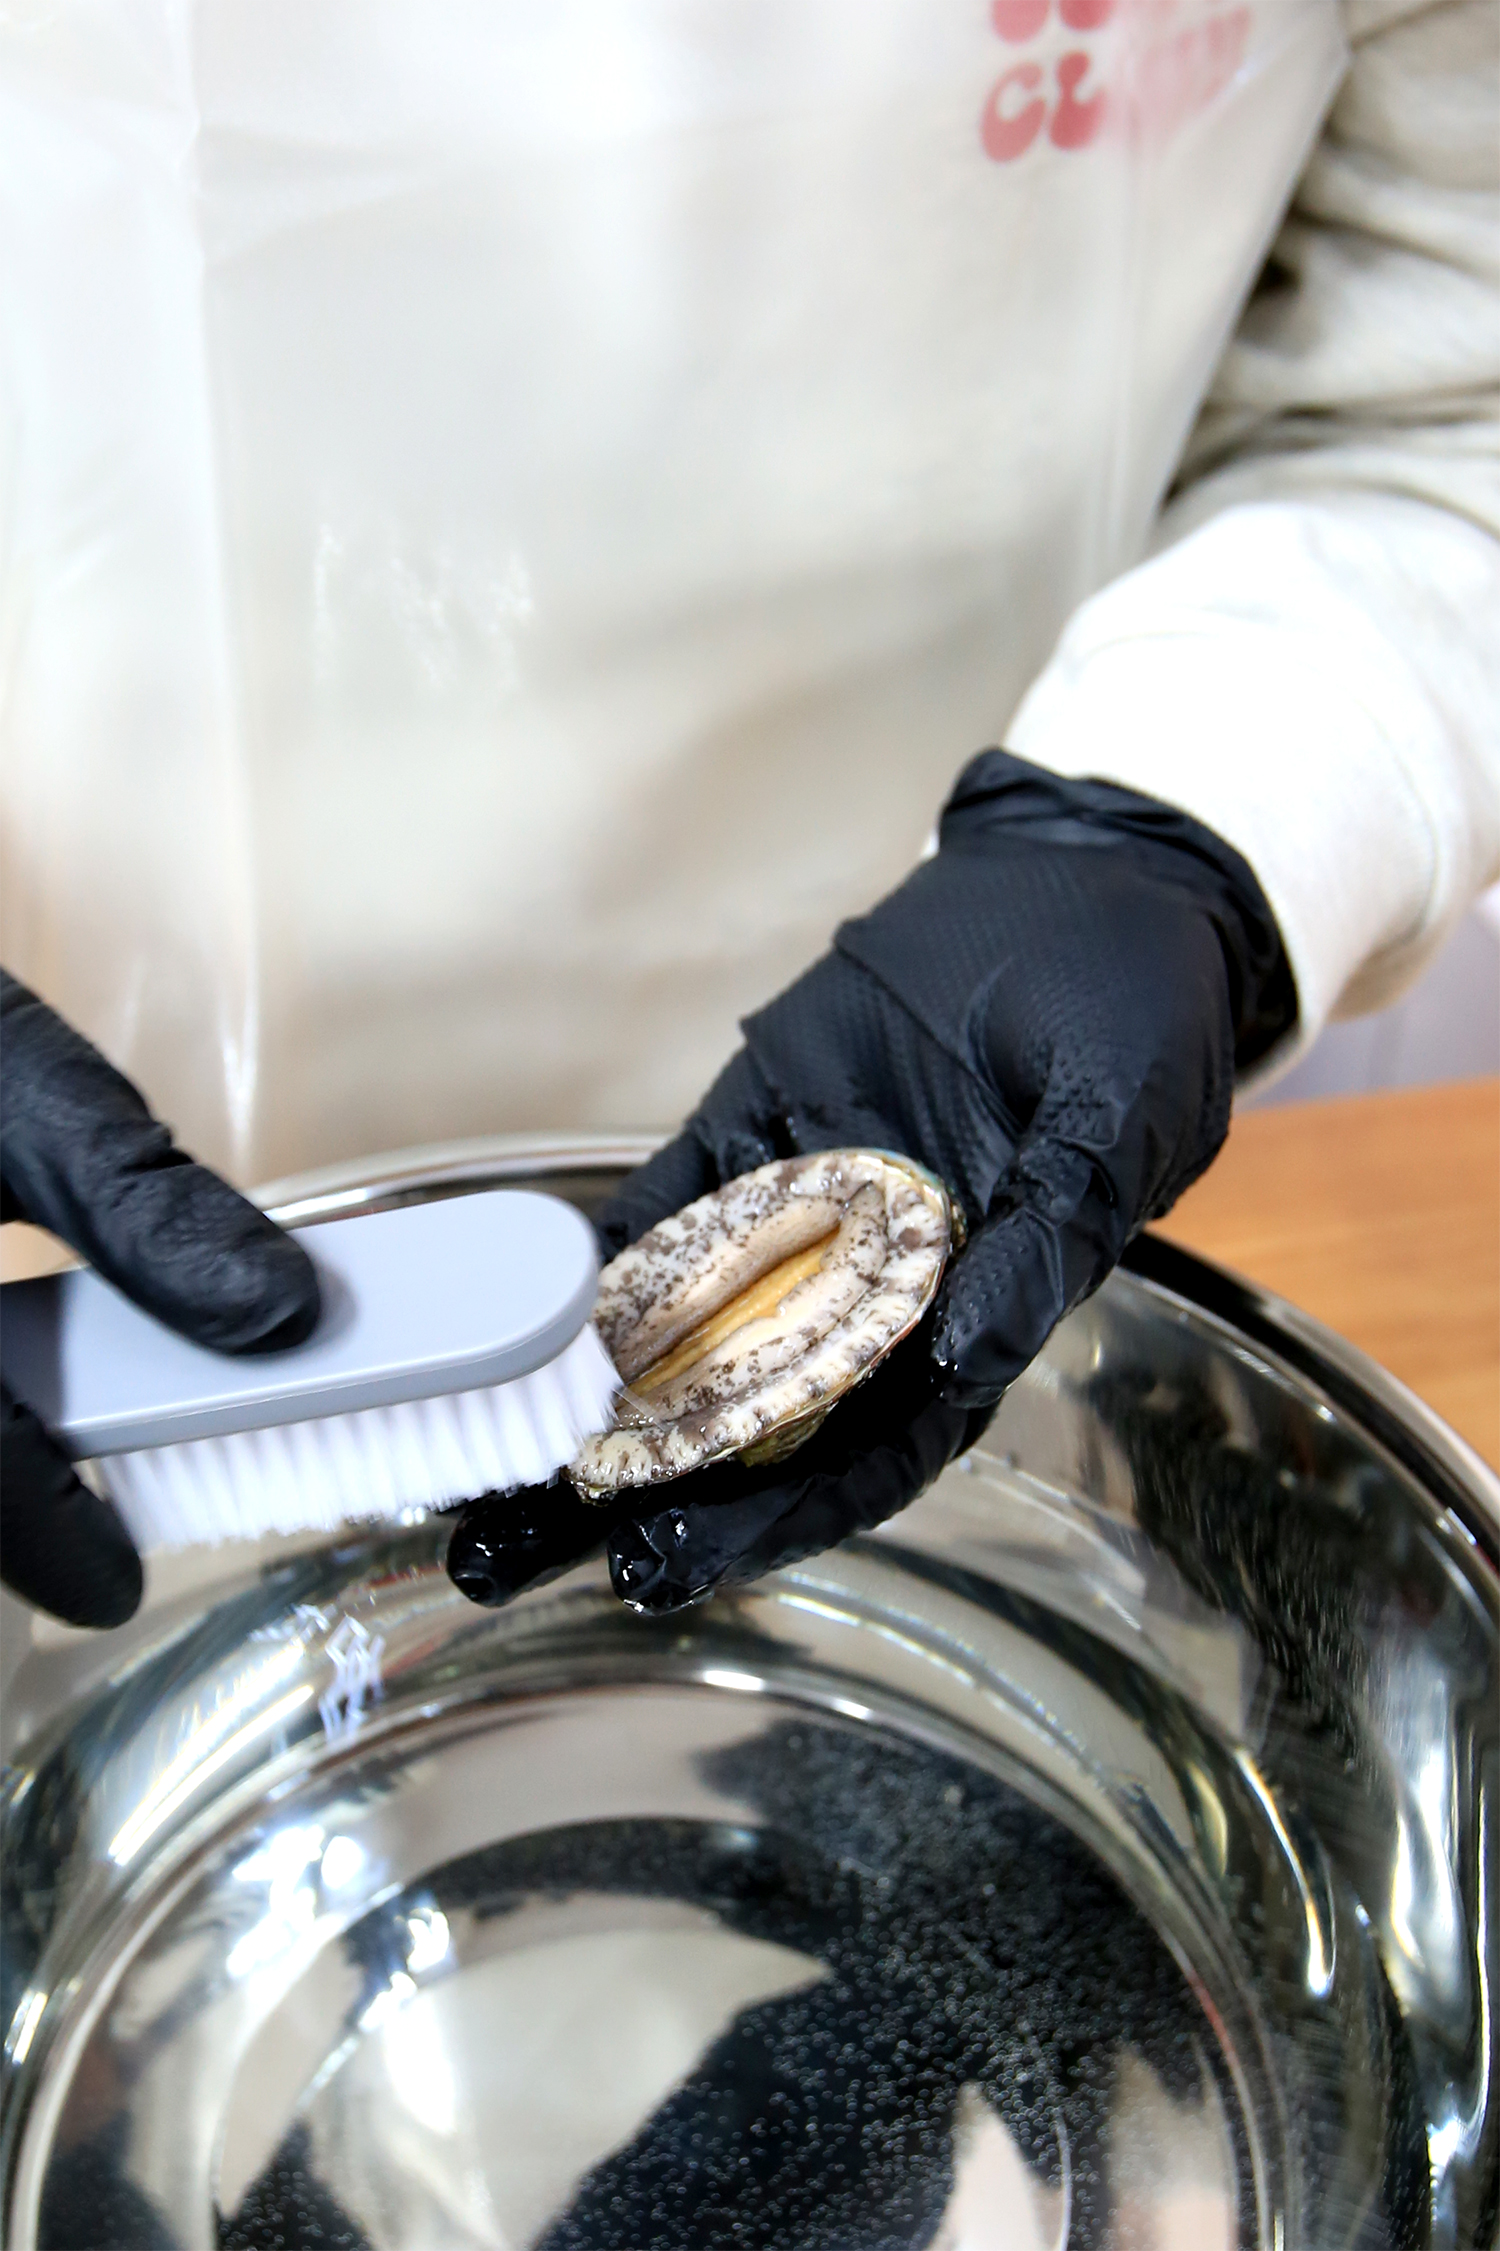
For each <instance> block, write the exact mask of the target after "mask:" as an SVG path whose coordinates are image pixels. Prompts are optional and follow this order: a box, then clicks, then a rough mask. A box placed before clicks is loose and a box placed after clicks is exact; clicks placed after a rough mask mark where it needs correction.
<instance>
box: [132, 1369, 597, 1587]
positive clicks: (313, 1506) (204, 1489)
mask: <svg viewBox="0 0 1500 2251" xmlns="http://www.w3.org/2000/svg"><path fill="white" fill-rule="evenodd" d="M619 1388H620V1379H619V1377H618V1376H617V1375H616V1374H615V1371H614V1368H613V1366H612V1365H611V1363H610V1359H609V1355H608V1354H607V1353H606V1351H605V1349H604V1347H603V1345H602V1344H601V1343H600V1342H599V1339H598V1337H597V1336H596V1335H595V1333H594V1331H593V1329H592V1328H585V1329H582V1330H580V1331H579V1333H578V1335H577V1336H576V1337H575V1338H574V1339H573V1342H572V1343H571V1344H570V1345H569V1346H568V1348H567V1350H566V1351H565V1352H563V1353H561V1354H559V1356H558V1358H557V1359H556V1360H554V1361H552V1362H551V1364H550V1365H549V1366H548V1367H545V1368H537V1369H535V1370H534V1371H533V1372H532V1374H530V1375H529V1376H517V1377H516V1378H514V1380H513V1381H512V1382H510V1383H500V1384H495V1385H492V1386H491V1387H490V1388H489V1389H488V1390H485V1391H459V1392H452V1393H450V1394H449V1395H448V1396H447V1397H446V1398H438V1399H412V1400H406V1401H403V1402H402V1403H401V1404H400V1405H398V1406H393V1407H365V1408H362V1409H361V1410H360V1411H359V1412H358V1413H357V1414H352V1415H324V1416H321V1417H319V1418H317V1419H316V1420H314V1421H312V1422H300V1423H280V1424H277V1425H275V1426H273V1427H272V1428H271V1429H269V1430H246V1431H240V1432H236V1433H235V1434H234V1435H233V1436H232V1437H227V1438H192V1439H188V1440H185V1441H184V1443H183V1444H182V1445H180V1446H153V1447H150V1448H148V1449H146V1450H145V1451H144V1452H141V1453H136V1454H113V1455H111V1456H109V1457H108V1458H106V1459H101V1460H99V1461H96V1462H95V1463H94V1464H93V1469H94V1472H95V1475H96V1477H97V1480H98V1482H99V1483H100V1485H102V1487H103V1488H104V1490H105V1491H106V1492H107V1493H108V1494H109V1496H110V1498H111V1499H112V1500H113V1501H114V1503H115V1505H116V1506H117V1508H118V1509H119V1511H120V1513H121V1515H122V1516H123V1517H124V1519H125V1522H126V1524H127V1525H128V1526H129V1528H130V1534H131V1537H132V1538H133V1539H134V1541H135V1543H136V1545H137V1546H138V1547H139V1548H141V1549H143V1550H146V1549H152V1548H182V1547H199V1546H204V1545H208V1544H210V1543H212V1542H214V1541H218V1540H244V1539H253V1538H255V1537H257V1536H258V1535H260V1534H262V1533H267V1532H304V1531H317V1530H321V1529H324V1528H326V1529H327V1530H329V1531H332V1530H334V1529H335V1528H336V1527H337V1526H338V1525H340V1524H347V1523H350V1522H358V1521H360V1520H368V1519H371V1518H374V1519H376V1520H388V1519H390V1518H399V1517H401V1516H404V1515H406V1514H407V1513H408V1512H409V1511H411V1510H414V1509H427V1508H445V1507H447V1506H448V1505H449V1504H450V1503H451V1502H454V1501H466V1500H472V1499H473V1497H474V1496H475V1495H476V1494H478V1493H490V1492H502V1493H503V1492H508V1491H509V1490H510V1489H511V1488H512V1487H514V1486H517V1485H539V1484H542V1483H543V1482H544V1481H545V1480H546V1479H547V1478H549V1477H551V1476H552V1475H553V1474H554V1472H555V1471H557V1470H559V1469H561V1468H562V1467H563V1466H564V1464H565V1463H567V1462H570V1461H571V1460H572V1458H573V1456H574V1455H575V1454H576V1453H577V1451H578V1449H579V1447H580V1446H581V1445H582V1444H583V1442H584V1440H585V1439H586V1438H592V1437H594V1436H595V1434H596V1433H597V1432H599V1431H601V1430H607V1429H608V1428H609V1426H610V1423H611V1422H612V1421H613V1419H614V1417H613V1412H612V1409H613V1402H614V1398H615V1394H616V1393H617V1392H618V1390H619Z"/></svg>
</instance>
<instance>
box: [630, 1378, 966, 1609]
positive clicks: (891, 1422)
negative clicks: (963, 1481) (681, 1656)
mask: <svg viewBox="0 0 1500 2251" xmlns="http://www.w3.org/2000/svg"><path fill="white" fill-rule="evenodd" d="M987 1419H988V1416H987V1413H985V1412H981V1413H979V1414H977V1415H976V1414H974V1413H971V1412H970V1410H968V1409H967V1408H965V1407H961V1406H954V1405H951V1404H950V1403H949V1402H948V1401H946V1400H943V1399H939V1398H936V1397H934V1395H933V1371H932V1364H931V1361H930V1359H929V1357H928V1355H927V1351H926V1345H925V1339H924V1340H922V1342H921V1343H920V1345H919V1347H918V1349H917V1350H916V1351H908V1350H905V1349H904V1348H903V1352H902V1353H901V1354H900V1355H897V1356H896V1357H895V1359H894V1360H893V1362H892V1365H891V1367H890V1369H889V1370H888V1371H883V1372H882V1375H881V1376H878V1377H876V1378H874V1379H872V1380H871V1382H869V1383H868V1384H864V1385H861V1387H860V1389H859V1390H858V1391H856V1392H854V1393H852V1394H851V1395H850V1397H849V1398H848V1399H846V1400H845V1401H844V1402H843V1403H842V1405H840V1406H839V1407H837V1408H836V1409H835V1410H834V1412H833V1413H832V1414H831V1415H830V1416H829V1418H828V1420H827V1422H826V1423H825V1424H824V1425H823V1428H822V1430H820V1431H819V1432H818V1433H817V1434H816V1436H815V1437H813V1438H811V1439H809V1441H808V1442H807V1444H806V1445H805V1446H803V1447H800V1448H799V1449H798V1451H797V1452H796V1453H795V1454H794V1455H793V1456H792V1457H791V1459H790V1460H789V1461H787V1462H784V1463H778V1464H770V1465H767V1466H766V1467H764V1468H760V1469H755V1470H750V1469H746V1468H745V1467H744V1466H743V1465H742V1464H740V1463H737V1462H727V1463H719V1464H716V1465H715V1466H714V1467H713V1468H711V1469H707V1470H703V1471H700V1472H699V1473H698V1474H697V1475H696V1476H692V1477H686V1478H683V1479H682V1480H681V1481H680V1482H679V1483H678V1484H677V1485H676V1486H674V1487H673V1489H672V1491H671V1494H670V1497H669V1498H668V1499H667V1500H666V1501H665V1502H664V1504H663V1505H662V1506H660V1507H658V1508H655V1509H651V1510H645V1511H639V1510H638V1511H637V1512H635V1513H634V1514H633V1515H631V1516H630V1517H628V1518H626V1519H625V1520H624V1521H623V1522H622V1523H620V1524H618V1525H617V1526H616V1528H615V1529H614V1530H613V1531H612V1532H611V1533H610V1539H609V1561H610V1578H611V1581H612V1583H613V1585H614V1589H615V1592H616V1594H617V1595H618V1596H619V1597H620V1599H621V1601H622V1602H624V1603H626V1604H627V1605H628V1607H629V1608H630V1609H632V1610H637V1611H642V1612H648V1613H651V1614H653V1615H657V1614H660V1613H663V1612H669V1611H672V1610H679V1609H682V1608H683V1607H684V1606H685V1605H687V1604H688V1603H692V1602H701V1601H702V1600H703V1599H704V1597H705V1596H706V1595H708V1594H710V1593H712V1591H713V1589H714V1588H715V1587H716V1586H721V1585H724V1584H726V1583H731V1582H732V1583H741V1582H744V1581H746V1580H750V1579H756V1578H759V1577H760V1576H761V1575H762V1574H763V1573H764V1572H766V1571H771V1570H774V1569H776V1568H777V1567H778V1566H779V1565H782V1564H786V1563H794V1562H797V1561H799V1560H800V1559H801V1558H802V1557H803V1556H808V1555H815V1554H820V1553H821V1552H822V1551H823V1550H824V1549H825V1548H830V1547H836V1546H837V1545H838V1543H839V1542H840V1541H841V1540H846V1539H849V1538H850V1537H851V1536H852V1535H853V1534H854V1533H856V1532H866V1531H869V1530H870V1528H871V1527H872V1526H873V1525H876V1524H883V1523H884V1522H885V1521H886V1519H887V1518H888V1517H891V1516H894V1515H896V1513H897V1512H898V1510H900V1509H903V1508H906V1507H907V1506H908V1505H909V1504H910V1503H911V1502H912V1501H914V1500H915V1499H916V1498H917V1496H918V1494H919V1493H922V1492H923V1491H925V1489H926V1488H927V1486H929V1485H930V1484H931V1483H932V1482H933V1480H934V1478H936V1477H937V1476H938V1475H939V1473H940V1472H941V1471H942V1470H943V1469H944V1468H945V1467H946V1466H947V1464H948V1463H949V1462H950V1461H952V1460H953V1458H954V1457H955V1455H957V1454H959V1453H961V1452H962V1451H963V1450H964V1448H965V1447H967V1446H970V1445H972V1444H973V1442H974V1440H975V1439H976V1438H977V1437H978V1436H979V1434H980V1432H981V1431H982V1430H983V1428H984V1425H985V1422H986V1421H987Z"/></svg>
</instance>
